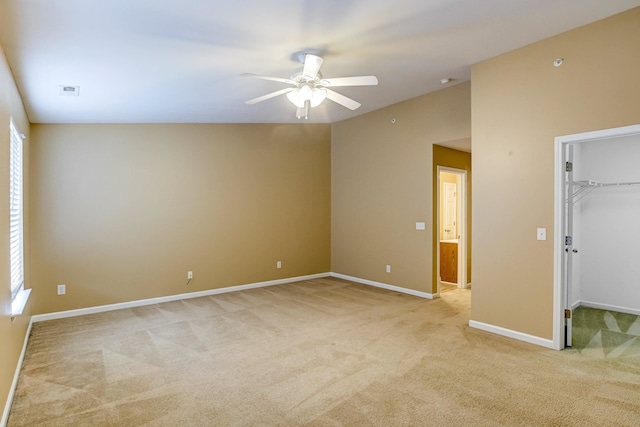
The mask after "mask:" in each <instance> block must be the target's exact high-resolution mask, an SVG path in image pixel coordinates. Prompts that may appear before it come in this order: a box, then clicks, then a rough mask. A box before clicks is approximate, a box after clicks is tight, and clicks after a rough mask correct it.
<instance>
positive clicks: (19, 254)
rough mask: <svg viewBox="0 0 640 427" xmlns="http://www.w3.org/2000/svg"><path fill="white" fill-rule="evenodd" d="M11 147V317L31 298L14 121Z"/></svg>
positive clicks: (18, 142) (18, 136) (19, 148)
mask: <svg viewBox="0 0 640 427" xmlns="http://www.w3.org/2000/svg"><path fill="white" fill-rule="evenodd" d="M10 131H11V143H10V148H9V229H10V239H9V256H10V262H11V314H12V315H17V314H21V313H22V310H23V309H24V306H25V304H26V303H27V298H28V296H29V293H28V292H25V290H24V244H23V216H24V215H23V203H22V174H23V172H22V170H23V162H22V138H23V136H22V134H21V133H20V132H19V131H18V129H16V127H15V125H14V123H13V120H11V124H10Z"/></svg>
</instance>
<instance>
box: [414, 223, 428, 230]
mask: <svg viewBox="0 0 640 427" xmlns="http://www.w3.org/2000/svg"><path fill="white" fill-rule="evenodd" d="M424 229H426V226H425V223H424V222H416V230H424Z"/></svg>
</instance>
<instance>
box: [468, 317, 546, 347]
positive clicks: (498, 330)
mask: <svg viewBox="0 0 640 427" xmlns="http://www.w3.org/2000/svg"><path fill="white" fill-rule="evenodd" d="M469 326H471V327H472V328H476V329H481V330H483V331H486V332H491V333H494V334H497V335H502V336H505V337H509V338H513V339H516V340H519V341H524V342H528V343H530V344H536V345H539V346H542V347H547V348H550V349H553V350H555V349H556V347H555V346H554V345H553V340H549V339H545V338H540V337H536V336H534V335H529V334H525V333H523V332H518V331H513V330H511V329H506V328H502V327H500V326H495V325H490V324H488V323H482V322H477V321H475V320H469Z"/></svg>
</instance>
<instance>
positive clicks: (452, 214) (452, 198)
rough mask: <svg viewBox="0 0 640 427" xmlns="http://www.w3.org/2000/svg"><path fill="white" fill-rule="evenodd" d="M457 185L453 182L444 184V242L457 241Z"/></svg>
mask: <svg viewBox="0 0 640 427" xmlns="http://www.w3.org/2000/svg"><path fill="white" fill-rule="evenodd" d="M456 190H457V189H456V184H455V183H453V182H445V183H444V240H452V239H457V237H458V236H457V228H456V218H457V215H458V213H457V210H456V207H457V203H458V202H457V200H456V196H457V195H456Z"/></svg>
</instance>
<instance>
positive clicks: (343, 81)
mask: <svg viewBox="0 0 640 427" xmlns="http://www.w3.org/2000/svg"><path fill="white" fill-rule="evenodd" d="M300 62H302V64H303V67H302V71H299V72H296V73H294V74H292V75H291V77H290V78H288V79H285V78H280V77H270V76H263V75H260V74H251V73H245V74H243V76H245V77H252V78H256V79H262V80H271V81H275V82H280V83H286V84H290V85H291V86H292V87H288V88H285V89H281V90H277V91H275V92H271V93H268V94H266V95H262V96H259V97H257V98H253V99H250V100H248V101H246V102H245V104H249V105H252V104H256V103H258V102H262V101H266V100H267V99H271V98H274V97H276V96H279V95H284V94H286V95H287V98H288V99H289V101H291V103H292V104H293V105H295V106H296V117H297V118H298V119H301V118H303V117H304V118H305V119H306V118H307V117H308V115H309V109H310V108H313V107H317V106H318V105H320V104H322V102H323V101H324V100H325V99H326V98H328V99H330V100H332V101H333V102H336V103H338V104H340V105H342V106H343V107H347V108H348V109H350V110H355V109H357V108H358V107H360V105H361V104H360V103H359V102H357V101H354V100H353V99H351V98H347V97H346V96H344V95H341V94H339V93H338V92H335V91H333V90H331V89H328V88H329V87H337V86H375V85H377V84H378V79H377V78H376V76H356V77H337V78H333V79H325V78H323V77H322V74H321V73H320V67H321V66H322V63H323V62H324V59H322V58H321V57H320V56H317V55H313V54H310V53H307V54H303V55H300Z"/></svg>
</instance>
